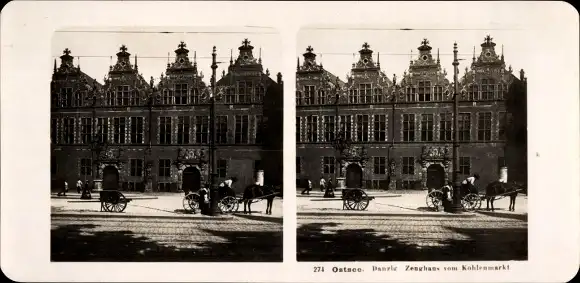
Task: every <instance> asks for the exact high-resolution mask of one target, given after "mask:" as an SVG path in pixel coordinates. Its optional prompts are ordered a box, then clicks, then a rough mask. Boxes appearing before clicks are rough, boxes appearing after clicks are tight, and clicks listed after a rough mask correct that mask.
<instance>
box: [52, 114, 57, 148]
mask: <svg viewBox="0 0 580 283" xmlns="http://www.w3.org/2000/svg"><path fill="white" fill-rule="evenodd" d="M57 137H58V119H57V118H52V119H50V141H51V142H52V143H54V144H56V143H58V140H57Z"/></svg>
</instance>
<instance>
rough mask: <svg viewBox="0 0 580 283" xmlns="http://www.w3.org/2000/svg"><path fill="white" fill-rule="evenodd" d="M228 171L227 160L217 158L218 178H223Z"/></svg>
mask: <svg viewBox="0 0 580 283" xmlns="http://www.w3.org/2000/svg"><path fill="white" fill-rule="evenodd" d="M227 173H228V161H227V160H224V159H219V160H218V161H217V175H218V178H225V177H226V175H227Z"/></svg>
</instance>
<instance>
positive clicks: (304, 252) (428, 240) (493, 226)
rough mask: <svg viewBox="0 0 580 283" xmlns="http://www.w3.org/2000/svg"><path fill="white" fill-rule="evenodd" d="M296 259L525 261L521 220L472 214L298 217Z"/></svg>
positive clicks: (525, 249)
mask: <svg viewBox="0 0 580 283" xmlns="http://www.w3.org/2000/svg"><path fill="white" fill-rule="evenodd" d="M297 223H298V230H297V238H298V243H297V249H298V251H297V253H298V261H355V260H356V261H433V260H448V261H455V260H526V259H527V257H528V256H527V247H528V245H527V243H528V241H527V237H528V232H527V226H528V225H527V221H524V220H520V219H515V218H514V217H510V216H509V215H507V214H505V215H503V216H502V217H498V216H488V215H484V214H477V215H474V216H473V217H461V218H459V217H435V216H429V215H427V216H416V215H409V216H385V215H374V216H372V215H371V216H369V215H365V216H357V215H351V216H340V215H327V216H325V217H319V216H299V217H298V221H297Z"/></svg>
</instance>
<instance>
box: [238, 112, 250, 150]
mask: <svg viewBox="0 0 580 283" xmlns="http://www.w3.org/2000/svg"><path fill="white" fill-rule="evenodd" d="M249 124H250V123H249V116H248V115H236V132H235V136H236V138H235V139H236V143H237V144H243V143H248V130H249Z"/></svg>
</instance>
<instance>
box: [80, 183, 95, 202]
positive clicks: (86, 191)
mask: <svg viewBox="0 0 580 283" xmlns="http://www.w3.org/2000/svg"><path fill="white" fill-rule="evenodd" d="M82 190H83V193H82V194H81V199H92V197H91V191H90V190H89V182H87V181H85V185H84V187H83V189H82Z"/></svg>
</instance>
